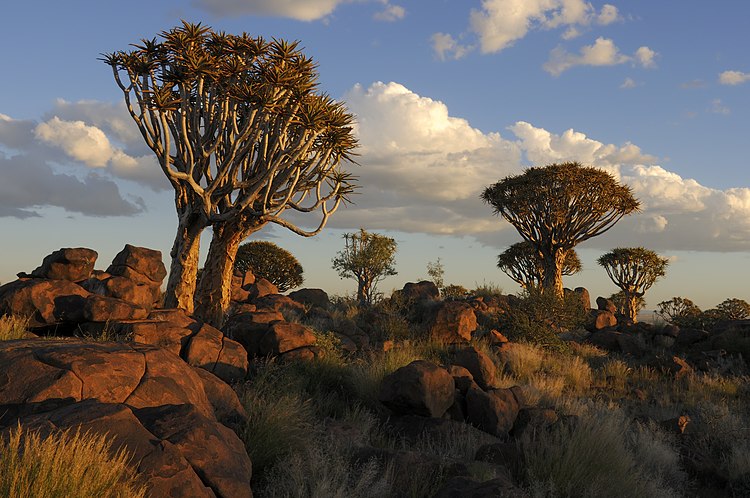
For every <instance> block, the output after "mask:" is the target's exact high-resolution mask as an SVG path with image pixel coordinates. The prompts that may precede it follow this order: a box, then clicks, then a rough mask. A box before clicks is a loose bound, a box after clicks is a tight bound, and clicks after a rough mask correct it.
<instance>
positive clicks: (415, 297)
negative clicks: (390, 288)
mask: <svg viewBox="0 0 750 498" xmlns="http://www.w3.org/2000/svg"><path fill="white" fill-rule="evenodd" d="M401 296H402V297H403V298H404V299H405V300H407V301H410V302H417V301H434V300H436V299H438V298H439V297H440V290H439V289H438V288H437V285H435V283H434V282H430V281H429V280H422V281H421V282H417V283H414V282H407V283H406V285H404V288H403V289H402V290H401Z"/></svg>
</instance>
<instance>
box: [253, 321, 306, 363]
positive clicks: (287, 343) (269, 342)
mask: <svg viewBox="0 0 750 498" xmlns="http://www.w3.org/2000/svg"><path fill="white" fill-rule="evenodd" d="M313 344H315V334H313V331H312V329H309V328H307V327H305V326H304V325H300V324H299V323H291V322H276V323H274V324H272V325H271V326H270V327H269V328H268V331H267V332H266V333H265V334H263V336H262V337H260V340H259V341H258V345H257V351H258V355H259V356H277V355H280V354H282V353H287V352H289V351H292V350H294V349H299V348H304V347H307V346H312V345H313ZM254 349H255V348H254Z"/></svg>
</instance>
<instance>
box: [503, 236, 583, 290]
mask: <svg viewBox="0 0 750 498" xmlns="http://www.w3.org/2000/svg"><path fill="white" fill-rule="evenodd" d="M497 267H498V268H500V269H501V270H502V271H503V272H505V273H506V274H507V275H508V276H509V277H510V278H512V279H513V280H514V281H516V282H517V283H519V284H520V285H521V286H523V287H526V286H528V285H532V286H538V285H541V283H542V282H543V281H544V261H543V260H542V258H541V257H540V256H539V252H538V251H537V250H535V249H534V247H533V246H532V245H531V244H530V243H528V242H526V241H523V242H516V243H515V244H513V245H512V246H510V247H509V248H508V249H506V250H505V251H503V252H502V253H501V254H500V255H499V256H498V257H497ZM581 268H582V265H581V260H580V259H579V258H578V253H576V251H575V249H570V250H568V251H567V252H566V253H565V260H564V261H563V267H562V274H563V275H575V274H576V273H578V272H579V271H581Z"/></svg>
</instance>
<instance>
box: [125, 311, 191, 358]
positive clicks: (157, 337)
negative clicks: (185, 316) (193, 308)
mask: <svg viewBox="0 0 750 498" xmlns="http://www.w3.org/2000/svg"><path fill="white" fill-rule="evenodd" d="M151 322H152V324H153V327H148V326H145V325H144V326H142V327H138V328H137V329H136V330H135V331H134V333H133V335H132V337H131V340H132V341H133V342H137V343H141V344H151V345H153V346H157V347H160V348H163V349H166V350H167V351H169V352H171V353H173V354H175V355H176V356H181V353H182V350H183V349H184V348H185V346H187V344H188V341H189V340H190V336H192V335H193V334H194V333H195V332H193V330H192V329H190V328H187V327H180V326H175V325H174V324H173V323H172V322H162V321H156V320H151Z"/></svg>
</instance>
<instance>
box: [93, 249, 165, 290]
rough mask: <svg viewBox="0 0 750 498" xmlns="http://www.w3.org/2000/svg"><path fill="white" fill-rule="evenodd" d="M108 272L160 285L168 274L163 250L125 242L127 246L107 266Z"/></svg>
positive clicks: (139, 281)
mask: <svg viewBox="0 0 750 498" xmlns="http://www.w3.org/2000/svg"><path fill="white" fill-rule="evenodd" d="M107 273H109V274H110V275H116V276H120V277H126V278H129V279H130V280H133V281H135V282H138V283H142V284H147V285H154V284H155V285H157V286H158V285H161V282H162V280H164V277H166V276H167V269H166V267H165V266H164V262H163V261H162V259H161V251H157V250H154V249H148V248H145V247H136V246H132V245H130V244H125V248H124V249H123V250H122V251H120V252H119V253H117V255H116V256H115V257H114V259H113V260H112V264H111V265H110V266H109V268H107Z"/></svg>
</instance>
